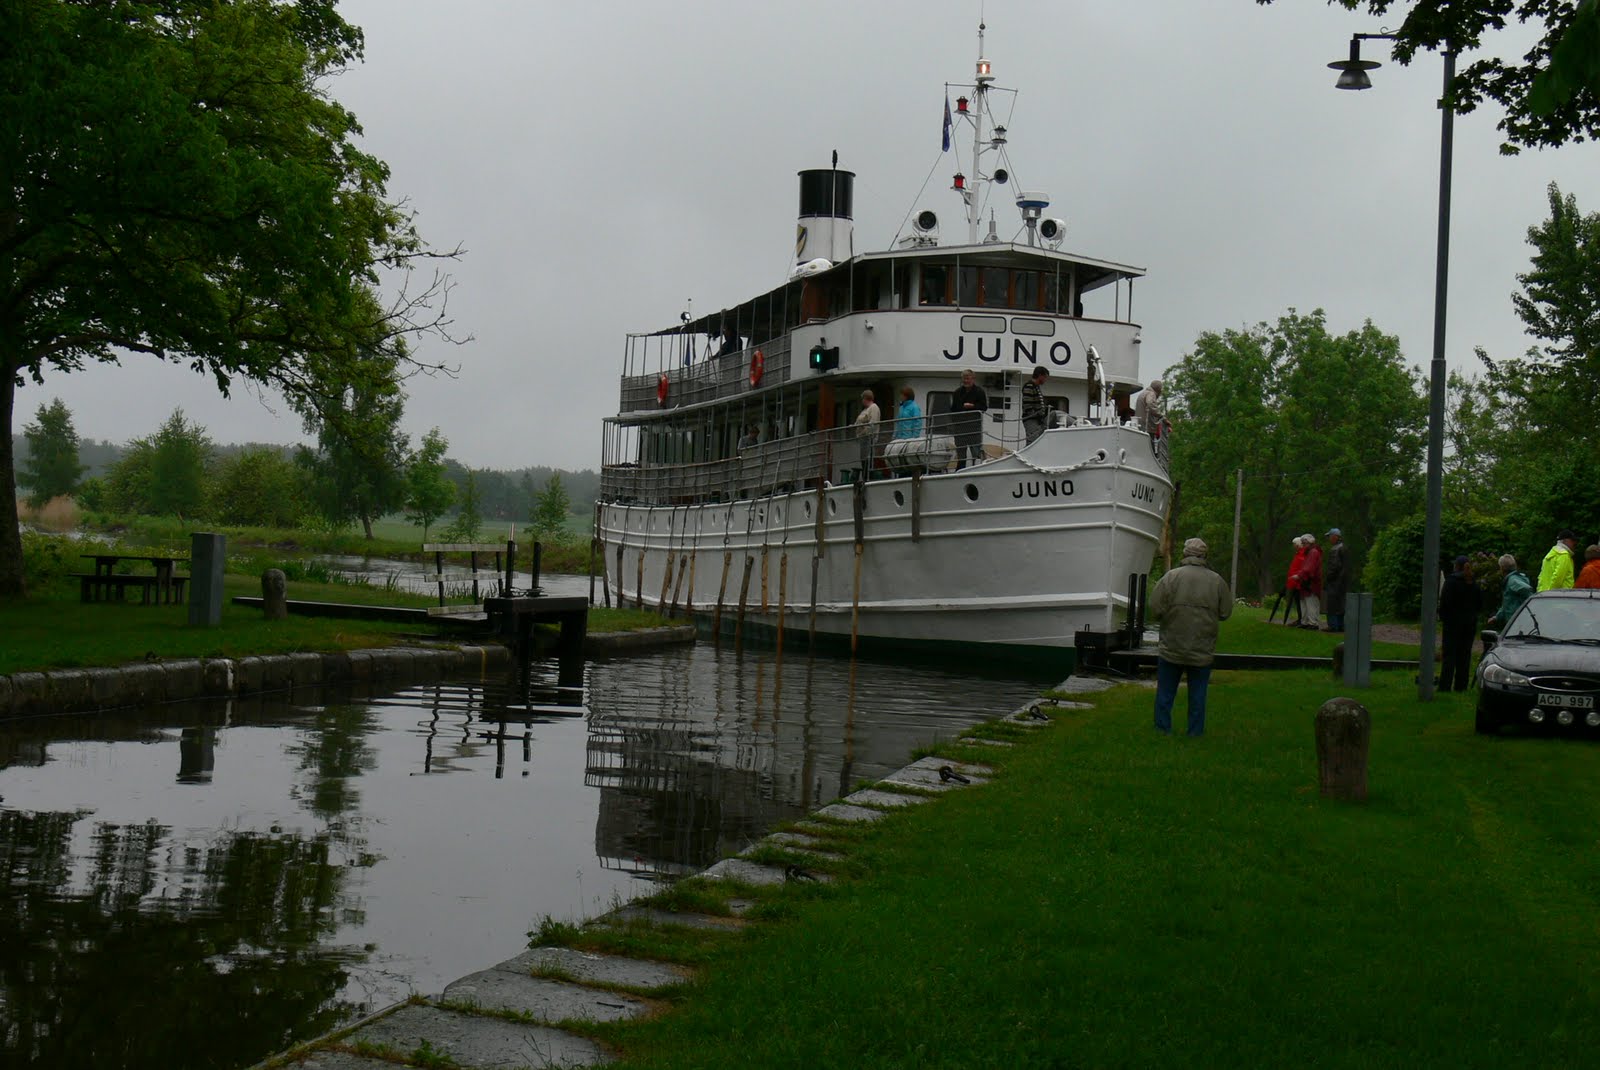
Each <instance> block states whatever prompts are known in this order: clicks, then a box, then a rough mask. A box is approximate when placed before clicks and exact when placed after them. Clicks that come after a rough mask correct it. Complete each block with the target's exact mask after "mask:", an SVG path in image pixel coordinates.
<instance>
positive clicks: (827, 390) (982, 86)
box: [596, 28, 1172, 665]
mask: <svg viewBox="0 0 1600 1070" xmlns="http://www.w3.org/2000/svg"><path fill="white" fill-rule="evenodd" d="M978 41H979V56H980V58H979V60H978V63H977V74H976V78H975V80H974V83H973V84H971V85H969V86H955V87H947V90H946V92H947V100H948V93H949V92H950V91H951V90H952V89H954V90H955V91H957V92H959V93H960V94H961V95H960V96H958V98H957V99H956V101H955V105H954V108H953V109H951V108H950V107H949V105H948V104H947V114H948V116H949V118H948V119H947V121H946V134H947V138H948V134H949V131H950V129H951V126H952V124H955V125H957V126H958V127H959V126H965V127H968V128H970V131H971V134H972V152H971V156H970V157H969V159H968V161H967V163H968V165H969V167H970V168H971V170H972V172H973V173H972V174H971V175H962V174H959V173H958V174H956V175H955V176H954V178H953V181H952V189H953V191H954V192H955V193H956V194H957V196H958V198H959V201H960V204H961V209H962V214H961V219H960V227H959V229H960V230H961V231H962V232H964V238H965V240H964V241H959V242H956V243H953V244H952V243H946V242H942V241H941V240H940V237H939V234H940V222H939V219H938V217H937V215H936V214H935V213H934V212H932V211H927V210H924V211H921V212H920V213H918V214H917V215H916V216H915V218H914V221H913V223H912V228H913V233H912V234H911V235H909V236H908V237H905V238H903V239H901V240H898V241H897V242H895V243H894V246H893V247H892V248H891V249H890V250H888V251H884V252H869V253H860V254H857V253H856V252H855V251H854V248H853V233H852V228H853V223H852V219H853V215H852V209H853V205H852V200H853V197H852V190H853V185H852V184H853V181H854V178H855V176H854V174H853V173H852V172H849V171H841V170H838V169H837V163H838V161H837V157H835V160H834V167H833V168H830V169H823V170H811V171H802V172H800V213H799V216H800V218H799V227H798V232H797V241H796V250H795V251H796V259H795V264H796V266H795V269H794V271H793V273H792V275H791V277H790V278H789V280H788V281H786V282H784V283H782V284H781V285H778V286H775V287H774V288H772V289H770V290H768V291H767V292H765V293H762V294H759V295H757V296H755V297H753V298H751V299H750V300H748V301H745V302H744V303H742V304H739V305H737V306H736V307H733V308H729V309H725V310H722V311H719V312H716V313H713V314H710V315H703V316H699V317H692V316H689V315H688V314H685V315H684V316H683V317H682V321H681V322H679V323H677V324H674V325H672V326H670V327H668V328H666V329H664V330H660V331H656V332H654V333H650V334H637V335H630V336H629V337H628V340H627V350H626V357H625V366H624V370H623V376H622V391H621V393H622V400H621V406H620V412H619V413H618V415H616V416H615V417H612V418H610V419H608V420H607V421H606V426H605V437H604V446H603V457H602V489H601V496H600V500H599V502H598V503H597V504H596V532H597V535H598V539H599V545H600V547H601V550H602V552H603V553H604V557H605V576H606V584H607V591H608V595H609V596H610V597H614V598H615V599H616V601H617V603H618V604H619V605H626V606H634V605H638V606H642V607H644V608H651V609H657V610H660V611H662V612H668V613H685V612H686V613H690V614H693V615H694V616H695V617H696V618H698V619H699V620H701V621H702V622H704V623H705V624H707V625H708V626H710V627H712V628H715V629H718V630H719V631H721V632H723V633H728V632H734V631H738V632H739V633H740V634H746V633H748V632H750V631H751V630H760V631H762V632H764V633H766V634H773V633H775V634H776V635H777V637H778V639H779V641H780V642H789V643H792V642H794V641H796V640H799V641H805V640H806V639H808V638H813V639H816V640H835V641H838V642H840V643H848V644H850V645H851V647H852V648H856V647H859V648H860V649H862V650H864V651H868V652H870V651H872V650H874V649H877V650H880V651H881V650H884V649H886V648H892V647H896V646H915V647H920V648H924V649H927V650H931V651H938V650H939V649H940V648H943V647H949V648H956V647H963V646H965V647H975V648H979V649H978V653H979V654H980V656H982V657H984V658H989V657H990V656H992V655H996V654H1018V655H1025V656H1030V657H1031V656H1033V655H1038V654H1043V655H1045V658H1044V659H1043V660H1044V661H1046V662H1048V663H1049V664H1051V665H1058V664H1067V665H1070V664H1071V660H1072V652H1073V649H1074V643H1075V638H1076V637H1077V635H1078V633H1079V632H1084V631H1086V632H1097V633H1101V634H1106V633H1113V632H1116V631H1118V630H1119V629H1121V628H1122V627H1123V626H1124V618H1125V616H1126V614H1127V613H1128V607H1129V605H1130V591H1131V590H1134V589H1137V588H1138V587H1139V585H1140V583H1141V582H1142V578H1143V576H1144V575H1145V574H1146V573H1147V572H1148V570H1149V566H1150V563H1151V561H1152V558H1153V555H1154V553H1155V551H1156V549H1157V544H1158V541H1159V540H1160V538H1161V533H1162V524H1163V518H1164V516H1165V512H1166V509H1167V505H1168V500H1169V496H1170V493H1171V489H1172V484H1171V481H1170V480H1169V478H1168V475H1167V466H1166V458H1165V453H1164V450H1163V448H1162V447H1164V445H1165V443H1164V441H1163V440H1161V439H1160V438H1153V437H1152V436H1151V435H1149V434H1146V433H1144V432H1143V431H1141V430H1139V429H1137V428H1136V427H1135V426H1134V424H1133V421H1132V420H1131V416H1132V412H1131V408H1130V401H1131V398H1132V395H1133V394H1134V393H1135V392H1136V391H1137V390H1138V389H1139V388H1140V386H1141V383H1140V381H1139V325H1138V324H1137V323H1136V322H1135V321H1134V320H1133V319H1132V313H1133V282H1134V280H1135V279H1136V278H1138V277H1139V276H1141V275H1142V274H1143V271H1142V269H1140V268H1137V267H1131V266H1128V265H1126V264H1119V263H1114V262H1111V261H1107V260H1099V259H1094V258H1091V257H1087V256H1082V255H1079V254H1077V253H1073V252H1067V251H1063V250H1062V249H1061V245H1062V241H1063V237H1064V232H1065V224H1064V223H1062V222H1061V221H1060V220H1057V219H1053V218H1050V217H1049V216H1048V215H1046V209H1047V208H1048V206H1049V199H1048V197H1046V196H1045V195H1043V194H1040V193H1033V192H1013V187H1012V185H1011V184H1010V182H1009V175H1008V174H1007V166H1008V160H1007V152H1008V143H1007V132H1006V129H1005V127H1004V126H1000V125H995V124H994V123H993V122H992V121H991V115H992V111H991V108H992V105H991V100H990V98H991V95H992V94H1002V93H1009V92H1011V91H1010V90H1005V89H1001V88H1000V87H998V86H995V85H993V76H992V74H991V72H990V65H989V62H988V60H986V59H984V58H982V55H983V34H982V30H981V28H980V32H979V39H978ZM986 197H989V198H992V199H993V200H995V201H996V202H1000V203H1003V202H1004V201H1010V200H1014V201H1015V203H1016V205H1017V208H1018V210H1019V211H1020V213H1021V216H1022V220H1021V223H1020V225H1019V226H1018V229H1017V233H1016V236H1015V238H1014V239H1013V240H1010V241H1007V240H1004V239H1002V238H1000V237H999V236H997V234H996V230H995V228H996V224H995V221H994V217H993V214H992V213H991V214H990V217H989V220H988V226H987V233H986V234H985V235H983V236H980V226H981V225H982V222H983V220H982V212H983V209H984V206H985V203H986ZM1035 367H1044V368H1046V369H1047V370H1048V371H1049V372H1050V376H1049V378H1048V380H1046V383H1045V386H1044V395H1045V398H1046V400H1047V402H1048V403H1049V405H1050V407H1051V409H1052V410H1053V414H1052V418H1051V420H1050V423H1051V426H1050V427H1049V428H1048V429H1047V430H1045V431H1044V432H1043V433H1042V434H1039V435H1038V436H1037V437H1036V438H1035V439H1034V441H1031V442H1029V441H1028V440H1027V434H1026V430H1025V428H1024V425H1023V422H1022V420H1021V409H1022V401H1023V387H1024V384H1025V383H1027V382H1028V380H1029V377H1030V375H1031V374H1032V372H1033V369H1034V368H1035ZM964 371H972V372H974V373H975V374H976V376H977V382H978V384H979V385H981V386H982V387H983V388H984V390H985V392H986V394H987V396H988V405H989V408H988V411H987V413H985V414H984V415H982V416H981V417H980V420H981V423H980V424H979V428H981V435H982V456H981V459H978V460H977V461H976V462H975V463H970V462H969V463H968V464H966V466H965V467H961V468H958V467H957V463H958V462H957V461H956V459H955V452H956V451H955V446H956V436H957V435H958V434H959V433H961V432H963V431H965V432H966V434H967V435H968V436H971V435H972V433H973V431H972V430H971V424H968V425H966V426H965V427H962V426H958V424H957V421H956V418H955V417H954V416H953V414H952V413H951V411H950V410H951V396H952V392H953V391H954V390H955V388H956V387H957V386H958V385H959V384H960V381H961V375H962V373H963V372H964ZM906 387H909V388H910V389H911V390H912V391H913V392H914V396H915V399H916V401H917V404H918V405H919V406H920V408H921V411H922V413H923V416H924V419H923V420H922V421H921V422H920V424H919V425H915V426H907V427H904V428H901V429H897V428H896V427H895V426H894V420H893V417H894V415H895V413H896V409H897V407H898V400H899V397H900V393H901V390H902V389H903V388H906ZM863 389H870V390H871V391H872V392H873V393H874V395H875V396H876V399H877V403H878V405H879V407H880V409H881V410H882V413H883V417H884V422H883V423H882V424H881V425H880V432H879V437H878V438H877V440H876V441H875V442H873V443H872V449H871V460H870V462H868V463H866V464H863V451H862V449H861V447H860V445H859V442H858V439H857V435H856V429H855V427H854V426H853V421H854V420H855V418H856V416H857V414H858V413H859V412H860V410H861V408H862V403H861V401H860V396H861V393H862V391H863ZM752 428H754V434H753V436H752ZM897 432H898V433H899V434H900V435H901V437H900V438H894V437H892V436H894V435H896V434H897ZM907 436H909V437H907ZM752 437H753V438H754V439H755V441H754V443H753V444H751V441H750V440H751V438H752ZM964 452H965V451H964ZM864 469H865V470H864Z"/></svg>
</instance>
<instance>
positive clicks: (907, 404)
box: [894, 386, 922, 438]
mask: <svg viewBox="0 0 1600 1070" xmlns="http://www.w3.org/2000/svg"><path fill="white" fill-rule="evenodd" d="M894 437H895V438H921V437H922V408H921V406H919V405H918V404H917V394H916V391H914V390H912V389H911V388H910V387H909V386H903V387H901V388H900V411H899V412H897V413H895V425H894Z"/></svg>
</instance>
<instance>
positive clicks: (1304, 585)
mask: <svg viewBox="0 0 1600 1070" xmlns="http://www.w3.org/2000/svg"><path fill="white" fill-rule="evenodd" d="M1300 541H1301V543H1303V544H1304V545H1305V548H1306V556H1305V557H1304V558H1303V559H1301V561H1300V617H1301V620H1300V627H1302V628H1310V629H1312V630H1313V631H1320V630H1321V629H1322V550H1321V549H1320V548H1319V547H1318V546H1317V537H1316V536H1315V535H1313V534H1311V533H1310V532H1307V533H1306V534H1304V535H1302V536H1300Z"/></svg>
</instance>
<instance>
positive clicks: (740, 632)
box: [733, 553, 756, 645]
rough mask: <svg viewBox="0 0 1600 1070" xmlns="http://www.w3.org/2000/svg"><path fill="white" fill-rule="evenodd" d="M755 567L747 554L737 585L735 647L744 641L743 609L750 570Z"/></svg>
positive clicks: (747, 596) (754, 562)
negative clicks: (737, 615)
mask: <svg viewBox="0 0 1600 1070" xmlns="http://www.w3.org/2000/svg"><path fill="white" fill-rule="evenodd" d="M755 567H756V559H755V558H754V557H751V556H750V555H749V554H748V553H747V554H745V558H744V579H743V580H742V581H741V582H740V584H739V618H738V620H736V621H734V624H733V641H734V644H735V645H737V644H738V643H740V642H741V641H743V639H744V609H745V604H746V603H747V602H748V601H749V599H750V570H751V569H753V568H755Z"/></svg>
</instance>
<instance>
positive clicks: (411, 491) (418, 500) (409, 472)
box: [405, 427, 456, 542]
mask: <svg viewBox="0 0 1600 1070" xmlns="http://www.w3.org/2000/svg"><path fill="white" fill-rule="evenodd" d="M449 448H450V444H449V443H448V442H446V441H445V439H444V436H442V435H440V434H439V429H438V428H437V427H435V428H434V429H433V430H431V431H429V432H428V433H427V434H426V435H423V436H422V444H421V445H420V446H418V447H417V451H416V452H415V453H413V454H412V455H411V460H410V463H409V464H407V466H406V498H405V507H406V519H407V520H409V521H411V522H412V523H413V524H416V525H417V526H418V527H420V528H422V541H423V542H427V541H428V527H429V525H431V524H432V523H433V522H434V521H435V520H437V519H439V518H440V517H441V516H443V515H444V513H445V510H447V509H449V508H450V506H451V505H453V504H455V500H456V487H455V484H454V483H451V482H450V480H449V479H448V478H447V477H446V476H445V467H444V451H445V450H447V449H449Z"/></svg>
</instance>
